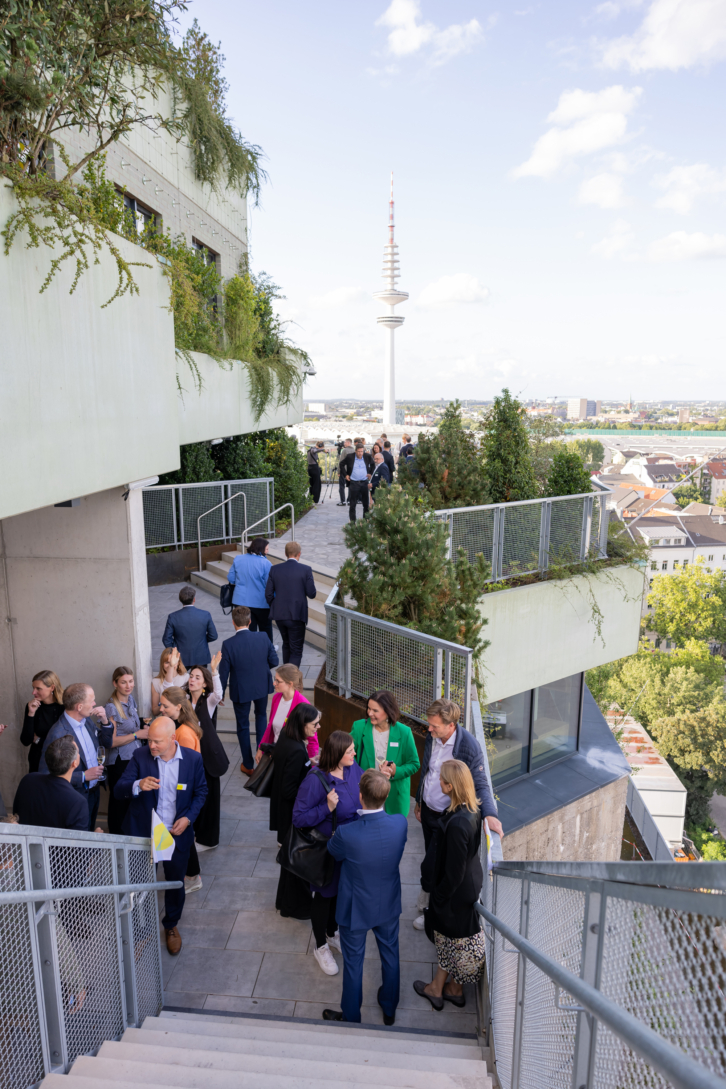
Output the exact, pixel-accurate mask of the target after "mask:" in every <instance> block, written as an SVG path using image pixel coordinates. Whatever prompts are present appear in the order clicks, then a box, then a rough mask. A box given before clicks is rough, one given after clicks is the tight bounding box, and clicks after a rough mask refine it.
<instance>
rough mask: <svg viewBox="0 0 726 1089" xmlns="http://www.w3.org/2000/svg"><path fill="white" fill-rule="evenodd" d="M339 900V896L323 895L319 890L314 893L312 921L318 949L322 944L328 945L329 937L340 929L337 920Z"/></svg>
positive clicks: (311, 910)
mask: <svg viewBox="0 0 726 1089" xmlns="http://www.w3.org/2000/svg"><path fill="white" fill-rule="evenodd" d="M337 902H338V897H337V896H321V895H320V893H319V892H316V893H314V894H313V902H312V907H311V909H310V921H311V922H312V924H313V934H314V936H315V944H316V946H317V947H318V949H319V948H320V946H321V945H326V944H327V941H328V938H332V937H333V935H334V934H335V932H336V930H337V929H338V924H337V923H336V921H335V905H336V904H337Z"/></svg>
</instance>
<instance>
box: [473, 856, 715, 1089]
mask: <svg viewBox="0 0 726 1089" xmlns="http://www.w3.org/2000/svg"><path fill="white" fill-rule="evenodd" d="M633 865H639V864H638V863H633ZM664 865H666V866H667V865H668V863H665V864H664ZM474 907H475V908H476V910H477V912H478V913H479V914H480V915H481V916H482V917H483V918H484V919H486V921H487V922H488V923H490V924H491V925H492V926H493V927H495V928H496V929H497V930H498V931H499V933H500V934H501V935H502V937H503V938H505V939H506V940H507V941H509V942H510V943H511V944H512V945H513V946H515V947H516V949H517V950H518V951H519V952H520V953H521V954H522V955H523V956H524V957H526V959H527V960H530V961H531V962H532V964H534V965H536V966H537V968H539V969H540V971H541V972H544V974H545V975H546V976H548V977H549V978H550V979H551V980H552V982H553V983H554V984H555V986H556V987H561V988H562V990H564V991H566V992H567V994H570V995H572V997H573V998H575V999H576V1000H577V1001H578V1002H579V1003H580V1004H581V1005H582V1007H583V1008H584V1010H585V1012H586V1013H589V1014H591V1015H592V1016H593V1017H595V1018H596V1019H597V1020H598V1021H600V1022H602V1024H603V1025H606V1026H607V1027H608V1028H609V1029H610V1030H611V1032H614V1033H615V1035H616V1036H618V1037H619V1038H620V1039H621V1040H624V1041H625V1042H626V1043H627V1044H628V1046H629V1047H631V1048H632V1049H633V1051H636V1052H637V1053H638V1055H640V1056H641V1057H642V1058H643V1059H645V1060H646V1061H647V1062H648V1063H649V1064H650V1066H652V1067H654V1069H655V1070H657V1071H658V1072H659V1073H660V1074H662V1075H663V1077H664V1078H667V1080H668V1081H669V1082H670V1083H671V1085H673V1086H675V1087H676V1089H726V1081H724V1079H723V1078H720V1077H719V1076H718V1075H717V1074H713V1073H711V1071H710V1070H706V1069H705V1068H704V1067H703V1066H701V1065H700V1064H699V1063H696V1062H694V1060H693V1059H691V1058H690V1057H689V1056H688V1055H686V1054H685V1053H684V1052H683V1051H679V1049H678V1048H677V1047H674V1046H673V1044H670V1043H669V1042H668V1041H667V1040H664V1039H663V1037H662V1036H659V1035H658V1033H657V1032H654V1031H653V1029H651V1028H648V1026H647V1025H645V1024H643V1023H642V1022H641V1021H638V1020H637V1019H636V1018H634V1017H633V1016H632V1014H631V1013H629V1012H628V1011H627V1010H624V1009H622V1008H621V1007H620V1006H618V1005H617V1004H616V1003H615V1002H613V1001H612V1000H611V999H609V998H606V997H605V995H604V994H602V992H601V991H598V990H596V989H595V988H594V987H591V986H590V984H589V983H586V982H585V981H584V980H583V979H580V978H579V977H578V976H575V975H573V974H572V972H569V971H568V970H567V969H566V968H563V967H562V965H561V964H559V963H558V962H557V961H556V960H553V959H552V958H551V957H548V956H547V955H546V954H545V953H542V952H541V951H540V950H539V949H538V948H537V947H536V946H534V945H532V943H531V942H529V941H527V939H526V938H523V937H522V936H521V935H520V934H518V933H517V931H516V930H513V929H512V928H511V927H510V926H507V924H506V923H504V922H502V920H501V919H499V918H498V917H497V916H496V915H494V914H493V913H492V912H491V911H489V910H488V909H487V908H485V907H483V906H482V905H481V904H475V905H474Z"/></svg>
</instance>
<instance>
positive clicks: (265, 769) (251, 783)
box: [245, 741, 275, 798]
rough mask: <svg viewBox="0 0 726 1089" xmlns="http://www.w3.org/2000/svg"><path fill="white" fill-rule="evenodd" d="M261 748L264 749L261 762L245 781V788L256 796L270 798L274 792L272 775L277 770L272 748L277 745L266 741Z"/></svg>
mask: <svg viewBox="0 0 726 1089" xmlns="http://www.w3.org/2000/svg"><path fill="white" fill-rule="evenodd" d="M260 748H261V749H262V756H261V757H260V762H259V764H258V765H257V767H256V768H255V770H254V771H253V772H252V774H251V775H250V777H249V779H248V780H247V782H246V783H245V790H249V792H250V794H254V796H255V798H269V797H270V795H271V794H272V776H273V774H274V771H275V766H274V764H273V763H272V750H273V749H274V748H275V746H274V745H271V744H269V743H268V742H267V741H266V742H265V744H264V745H260Z"/></svg>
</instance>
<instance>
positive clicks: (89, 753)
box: [63, 711, 98, 790]
mask: <svg viewBox="0 0 726 1089" xmlns="http://www.w3.org/2000/svg"><path fill="white" fill-rule="evenodd" d="M63 713H64V715H65V716H66V721H67V722H68V725H69V726H70V727H71V729H72V730H73V736H74V737H75V739H76V744H77V745H78V748H79V750H80V752H82V753H83V759H84V760H85V761H86V768H97V767H98V752H97V750H96V746H95V745H94V744H93V742H92V741H91V738H90V737H89V736H88V730H87V729H86V727H85V722H86V720H85V718H84V719H81V721H80V722H76V720H75V719H74V718H71V716H70V715H69V714H68V713H67V712H66V711H64V712H63ZM97 784H98V780H97V779H91V780H90V782H89V781H86V785H87V786H88V789H89V790H93V788H94V787H95V786H97Z"/></svg>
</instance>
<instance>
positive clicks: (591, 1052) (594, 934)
mask: <svg viewBox="0 0 726 1089" xmlns="http://www.w3.org/2000/svg"><path fill="white" fill-rule="evenodd" d="M601 890H602V886H600V885H597V886H595V887H594V888H591V889H590V891H589V892H588V893H587V896H586V899H585V911H584V914H583V924H582V956H581V958H580V963H581V966H582V967H581V968H580V979H584V981H585V982H586V983H589V984H590V986H592V987H597V986H598V984H599V975H600V969H599V966H600V962H601V960H602V947H603V934H604V931H605V918H604V915H605V913H604V908H605V904H606V897H605V896H604V895H603V893H602V891H601ZM596 1036H597V1021H596V1020H595V1018H594V1017H591V1016H590V1015H589V1014H587V1013H584V1012H582V1013H578V1015H577V1029H576V1032H575V1053H574V1056H573V1061H572V1089H594V1086H595V1043H596Z"/></svg>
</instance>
